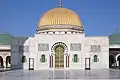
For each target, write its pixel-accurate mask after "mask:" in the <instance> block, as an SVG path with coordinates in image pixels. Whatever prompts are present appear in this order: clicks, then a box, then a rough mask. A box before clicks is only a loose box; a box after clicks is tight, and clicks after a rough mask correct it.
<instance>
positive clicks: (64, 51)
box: [11, 7, 109, 70]
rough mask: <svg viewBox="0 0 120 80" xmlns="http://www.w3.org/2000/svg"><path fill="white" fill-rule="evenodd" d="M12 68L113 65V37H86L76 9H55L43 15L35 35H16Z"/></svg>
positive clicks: (95, 67)
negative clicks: (110, 51)
mask: <svg viewBox="0 0 120 80" xmlns="http://www.w3.org/2000/svg"><path fill="white" fill-rule="evenodd" d="M11 68H12V69H18V68H23V69H30V70H31V69H34V70H40V69H102V68H109V39H108V36H85V33H84V27H83V25H82V22H81V20H80V18H79V16H78V15H77V14H76V13H75V12H73V11H72V10H70V9H67V8H62V7H58V8H54V9H51V10H49V11H48V12H46V13H45V14H43V16H42V17H41V18H40V21H39V22H38V27H37V30H36V33H35V34H34V36H31V37H13V38H12V44H11Z"/></svg>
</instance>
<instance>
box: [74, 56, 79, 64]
mask: <svg viewBox="0 0 120 80" xmlns="http://www.w3.org/2000/svg"><path fill="white" fill-rule="evenodd" d="M74 62H76V63H77V62H78V55H77V54H74Z"/></svg>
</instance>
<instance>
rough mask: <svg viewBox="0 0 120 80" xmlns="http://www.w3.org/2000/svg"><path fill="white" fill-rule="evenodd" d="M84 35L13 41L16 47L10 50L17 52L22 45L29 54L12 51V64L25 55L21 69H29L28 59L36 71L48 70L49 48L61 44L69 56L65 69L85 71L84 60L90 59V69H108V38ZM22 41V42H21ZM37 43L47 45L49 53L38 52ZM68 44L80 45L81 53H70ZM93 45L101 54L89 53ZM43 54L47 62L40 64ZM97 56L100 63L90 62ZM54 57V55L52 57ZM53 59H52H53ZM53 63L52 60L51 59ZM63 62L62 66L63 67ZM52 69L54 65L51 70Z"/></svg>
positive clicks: (36, 35) (61, 35)
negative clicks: (75, 57) (75, 59)
mask: <svg viewBox="0 0 120 80" xmlns="http://www.w3.org/2000/svg"><path fill="white" fill-rule="evenodd" d="M84 35H85V34H84V33H79V34H78V33H77V34H76V33H74V34H71V33H69V34H35V35H34V37H29V39H27V40H25V41H24V40H23V39H21V40H20V39H18V40H19V41H17V39H15V41H13V46H15V45H16V47H14V48H12V50H18V49H15V48H17V47H18V46H19V45H21V44H23V45H24V46H26V45H28V46H29V52H28V53H25V52H24V53H23V54H20V53H19V51H16V52H14V51H12V58H13V59H12V64H13V65H18V64H20V63H19V59H20V58H21V55H25V56H26V58H27V61H26V62H25V63H24V66H23V68H24V69H28V68H29V58H34V68H35V70H37V69H50V68H49V62H50V61H49V55H51V47H52V46H53V45H54V44H55V43H56V42H63V43H65V44H66V45H67V47H68V52H67V53H68V54H69V55H70V60H69V61H70V62H69V68H66V67H65V69H85V58H89V57H90V58H91V68H92V69H100V68H108V67H109V40H108V37H106V36H105V37H104V36H102V37H92V36H91V37H88V36H87V37H85V36H84ZM22 41H23V42H22ZM39 43H47V44H49V51H38V44H39ZM70 43H81V51H70ZM93 44H97V45H101V52H97V53H91V52H90V46H91V45H93ZM42 54H45V55H46V59H47V62H46V63H41V62H40V58H41V55H42ZM74 54H78V57H79V62H78V63H74V62H73V61H72V58H73V55H74ZM95 54H97V55H98V56H99V58H100V61H99V62H97V63H94V62H93V61H92V58H93V56H94V55H95ZM53 56H54V55H53ZM53 58H54V57H53ZM64 60H66V59H65V57H64ZM53 62H54V59H53ZM65 62H66V61H64V66H65ZM51 69H54V63H53V68H51Z"/></svg>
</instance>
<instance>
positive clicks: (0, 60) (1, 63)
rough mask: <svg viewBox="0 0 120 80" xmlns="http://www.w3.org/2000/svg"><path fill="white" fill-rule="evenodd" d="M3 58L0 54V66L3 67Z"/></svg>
mask: <svg viewBox="0 0 120 80" xmlns="http://www.w3.org/2000/svg"><path fill="white" fill-rule="evenodd" d="M3 67H4V66H3V58H2V57H1V56H0V68H3Z"/></svg>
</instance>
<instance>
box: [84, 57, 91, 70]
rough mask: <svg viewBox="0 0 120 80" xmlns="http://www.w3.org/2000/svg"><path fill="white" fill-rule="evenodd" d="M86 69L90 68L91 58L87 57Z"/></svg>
mask: <svg viewBox="0 0 120 80" xmlns="http://www.w3.org/2000/svg"><path fill="white" fill-rule="evenodd" d="M85 70H90V58H85Z"/></svg>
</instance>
